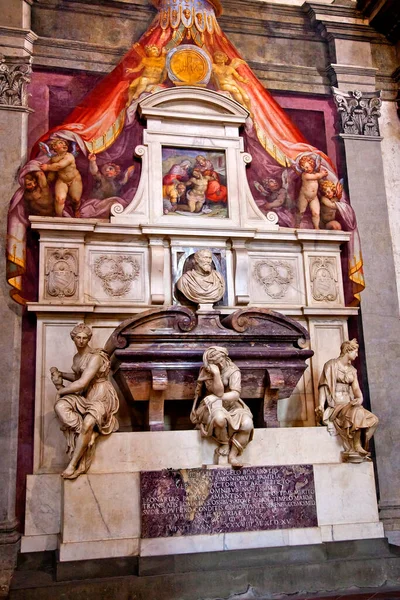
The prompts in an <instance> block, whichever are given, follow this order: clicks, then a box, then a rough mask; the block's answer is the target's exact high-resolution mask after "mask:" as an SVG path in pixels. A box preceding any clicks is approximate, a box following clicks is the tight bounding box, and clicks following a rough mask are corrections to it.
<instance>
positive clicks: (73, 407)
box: [50, 323, 119, 479]
mask: <svg viewBox="0 0 400 600" xmlns="http://www.w3.org/2000/svg"><path fill="white" fill-rule="evenodd" d="M70 335H71V338H72V340H73V342H74V343H75V346H76V349H77V353H76V354H75V356H74V358H73V362H72V371H73V372H72V373H62V372H61V371H59V370H58V369H57V367H52V368H51V369H50V373H51V380H52V382H53V383H54V385H55V386H56V388H57V396H56V403H55V405H54V410H55V413H56V415H57V417H58V418H59V420H60V421H61V423H62V427H61V430H62V431H63V432H64V435H65V437H66V440H67V453H68V454H69V455H70V456H71V459H70V462H69V465H68V466H67V468H66V469H65V471H64V472H63V473H62V477H63V478H64V479H76V478H77V477H79V475H81V474H82V473H86V472H87V470H88V469H89V467H90V464H91V461H92V458H93V454H94V447H95V446H94V444H95V440H96V438H97V436H98V435H100V434H101V435H109V434H110V433H113V432H114V431H117V430H118V421H117V419H116V417H115V414H116V413H117V411H118V408H119V402H118V396H117V394H116V392H115V390H114V388H113V386H112V384H111V383H110V382H109V381H108V374H109V371H110V359H109V357H108V355H107V354H106V353H105V352H104V351H103V350H101V349H100V348H91V347H90V345H89V342H90V339H91V337H92V331H91V329H90V327H88V326H87V325H85V324H84V323H79V325H77V326H76V327H74V328H73V330H72V331H71V333H70ZM64 381H69V382H71V383H69V385H66V386H64Z"/></svg>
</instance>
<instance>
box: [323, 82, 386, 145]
mask: <svg viewBox="0 0 400 600" xmlns="http://www.w3.org/2000/svg"><path fill="white" fill-rule="evenodd" d="M332 91H333V98H334V100H335V103H336V106H337V110H338V113H339V115H340V119H341V133H346V134H350V135H366V136H373V137H378V136H379V135H380V133H379V122H378V119H379V117H380V116H381V113H380V108H381V106H382V100H381V98H380V92H360V91H359V90H355V91H354V92H347V93H346V92H342V91H341V90H339V89H338V88H335V87H334V88H332Z"/></svg>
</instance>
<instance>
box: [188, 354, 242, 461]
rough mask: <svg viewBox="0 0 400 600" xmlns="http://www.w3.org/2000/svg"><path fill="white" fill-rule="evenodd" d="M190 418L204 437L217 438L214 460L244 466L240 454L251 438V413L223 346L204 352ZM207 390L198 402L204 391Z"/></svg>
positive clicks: (234, 369) (237, 374) (235, 372)
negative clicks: (241, 396)
mask: <svg viewBox="0 0 400 600" xmlns="http://www.w3.org/2000/svg"><path fill="white" fill-rule="evenodd" d="M203 365H204V366H203V367H202V368H201V370H200V374H199V377H198V379H197V385H196V392H195V399H194V403H193V408H192V412H191V414H190V420H191V421H192V423H193V424H195V425H196V426H197V427H198V428H199V429H200V431H201V435H202V436H203V437H212V438H214V439H215V440H216V441H217V442H218V448H217V450H216V452H215V461H214V462H215V463H216V464H227V463H229V464H230V465H232V466H233V467H241V466H243V462H242V461H241V460H240V458H239V457H240V455H241V454H242V452H243V450H244V449H245V448H246V446H247V444H248V443H249V442H250V441H251V440H252V438H253V431H254V426H253V415H252V414H251V411H250V409H249V408H248V406H246V404H245V403H244V402H243V400H242V399H241V398H240V392H241V374H240V370H239V368H238V367H237V366H236V365H235V364H234V363H233V362H232V360H231V359H230V358H229V356H228V351H227V350H226V348H221V347H219V346H211V347H210V348H208V349H207V350H206V351H205V352H204V355H203ZM203 386H205V388H206V394H205V395H204V397H203V398H202V400H201V401H200V404H199V405H198V406H197V402H198V400H199V398H201V397H202V395H203Z"/></svg>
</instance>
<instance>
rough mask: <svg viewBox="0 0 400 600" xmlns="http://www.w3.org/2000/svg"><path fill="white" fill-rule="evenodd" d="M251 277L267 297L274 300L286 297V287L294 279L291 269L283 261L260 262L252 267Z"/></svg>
mask: <svg viewBox="0 0 400 600" xmlns="http://www.w3.org/2000/svg"><path fill="white" fill-rule="evenodd" d="M253 275H254V279H255V280H256V281H257V283H259V284H260V285H262V287H263V288H264V290H265V291H266V293H267V294H268V296H269V297H270V298H274V299H275V300H277V299H279V298H284V297H285V296H286V293H287V290H288V287H289V285H290V284H291V283H292V281H293V279H294V274H293V269H292V267H291V266H290V264H289V263H288V262H285V261H283V260H277V261H272V260H268V259H267V260H260V261H258V262H257V263H256V265H255V267H254V271H253Z"/></svg>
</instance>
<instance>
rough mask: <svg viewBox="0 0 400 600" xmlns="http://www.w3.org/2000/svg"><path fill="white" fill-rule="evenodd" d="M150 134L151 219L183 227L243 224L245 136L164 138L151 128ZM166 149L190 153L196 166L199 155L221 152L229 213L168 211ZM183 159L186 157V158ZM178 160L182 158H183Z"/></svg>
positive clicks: (207, 155)
mask: <svg viewBox="0 0 400 600" xmlns="http://www.w3.org/2000/svg"><path fill="white" fill-rule="evenodd" d="M146 137H147V140H149V141H150V140H151V142H152V143H151V144H149V146H148V153H149V154H148V159H149V165H151V167H150V169H149V171H150V174H151V176H150V178H149V191H150V197H151V198H153V199H154V201H153V202H152V203H151V206H150V222H152V223H157V224H159V225H167V226H170V225H174V226H177V227H179V228H182V227H184V228H185V227H189V228H190V229H192V228H201V229H204V228H206V229H208V228H212V229H214V228H215V227H217V228H226V227H229V226H230V227H232V226H233V227H235V226H237V225H239V223H240V214H241V207H240V192H239V190H240V187H241V181H240V175H239V173H238V160H241V157H240V152H241V151H242V148H241V138H238V140H237V141H236V140H233V139H229V140H225V139H223V138H219V139H215V140H213V139H212V138H207V139H203V138H200V136H199V137H197V136H193V137H192V136H190V137H189V136H188V137H187V136H185V137H178V136H171V137H170V136H166V137H165V138H164V140H163V141H161V140H157V141H156V140H154V141H153V139H152V138H153V135H152V133H150V132H147V136H146ZM166 150H175V151H176V153H177V156H179V157H180V156H182V157H183V156H184V155H187V154H188V155H189V154H190V156H191V162H192V167H193V166H194V163H195V157H196V156H205V157H206V159H207V157H209V156H219V157H221V158H222V159H223V171H224V178H223V180H224V184H223V185H224V187H226V190H227V208H226V209H225V211H226V214H223V215H222V216H219V215H215V216H214V215H212V214H211V218H210V216H209V215H208V214H204V213H197V214H195V213H190V212H188V214H187V215H185V214H183V211H182V212H180V214H173V213H172V212H169V213H168V214H165V212H164V184H163V181H164V176H165V173H164V170H165V166H164V165H165V161H164V157H165V154H166ZM182 160H184V159H183V158H182ZM208 160H209V159H208ZM177 162H179V159H178V160H177ZM221 183H222V182H221ZM207 204H208V202H207Z"/></svg>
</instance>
